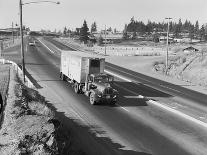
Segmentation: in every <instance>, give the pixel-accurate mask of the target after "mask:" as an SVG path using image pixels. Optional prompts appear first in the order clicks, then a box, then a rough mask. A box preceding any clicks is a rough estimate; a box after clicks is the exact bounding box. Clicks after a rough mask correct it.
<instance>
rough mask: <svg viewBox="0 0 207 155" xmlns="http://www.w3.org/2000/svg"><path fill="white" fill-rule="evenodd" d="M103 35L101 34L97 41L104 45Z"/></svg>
mask: <svg viewBox="0 0 207 155" xmlns="http://www.w3.org/2000/svg"><path fill="white" fill-rule="evenodd" d="M103 40H104V39H103V37H102V36H101V35H100V36H99V37H98V40H97V43H98V45H102V44H103Z"/></svg>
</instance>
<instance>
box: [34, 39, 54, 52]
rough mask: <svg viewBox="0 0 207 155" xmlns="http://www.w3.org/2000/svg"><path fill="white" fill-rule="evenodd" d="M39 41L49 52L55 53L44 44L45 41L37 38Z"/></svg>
mask: <svg viewBox="0 0 207 155" xmlns="http://www.w3.org/2000/svg"><path fill="white" fill-rule="evenodd" d="M37 40H38V41H39V42H41V44H42V45H44V46H45V47H46V48H47V49H48V50H49V51H50V52H51V53H55V52H54V51H52V50H51V49H50V48H49V47H48V46H47V45H45V43H43V42H42V41H41V40H40V39H37Z"/></svg>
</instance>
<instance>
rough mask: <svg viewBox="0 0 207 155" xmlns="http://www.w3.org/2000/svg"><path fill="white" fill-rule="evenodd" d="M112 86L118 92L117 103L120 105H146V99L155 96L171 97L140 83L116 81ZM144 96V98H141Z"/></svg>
mask: <svg viewBox="0 0 207 155" xmlns="http://www.w3.org/2000/svg"><path fill="white" fill-rule="evenodd" d="M113 87H114V88H115V89H117V90H118V92H119V101H118V103H119V104H121V106H147V105H148V104H147V101H148V100H149V99H151V98H156V97H172V96H171V95H169V94H167V93H164V92H161V91H159V90H156V89H153V88H151V87H148V86H146V85H143V84H141V83H138V84H137V83H131V82H119V81H116V82H114V84H113ZM140 95H141V96H144V97H145V98H141V97H140Z"/></svg>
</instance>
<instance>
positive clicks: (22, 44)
mask: <svg viewBox="0 0 207 155" xmlns="http://www.w3.org/2000/svg"><path fill="white" fill-rule="evenodd" d="M19 13H20V36H21V59H22V73H23V82H24V83H25V63H24V41H23V28H22V27H23V26H22V0H19Z"/></svg>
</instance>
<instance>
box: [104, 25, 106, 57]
mask: <svg viewBox="0 0 207 155" xmlns="http://www.w3.org/2000/svg"><path fill="white" fill-rule="evenodd" d="M104 32H105V55H106V25H105V31H104Z"/></svg>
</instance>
